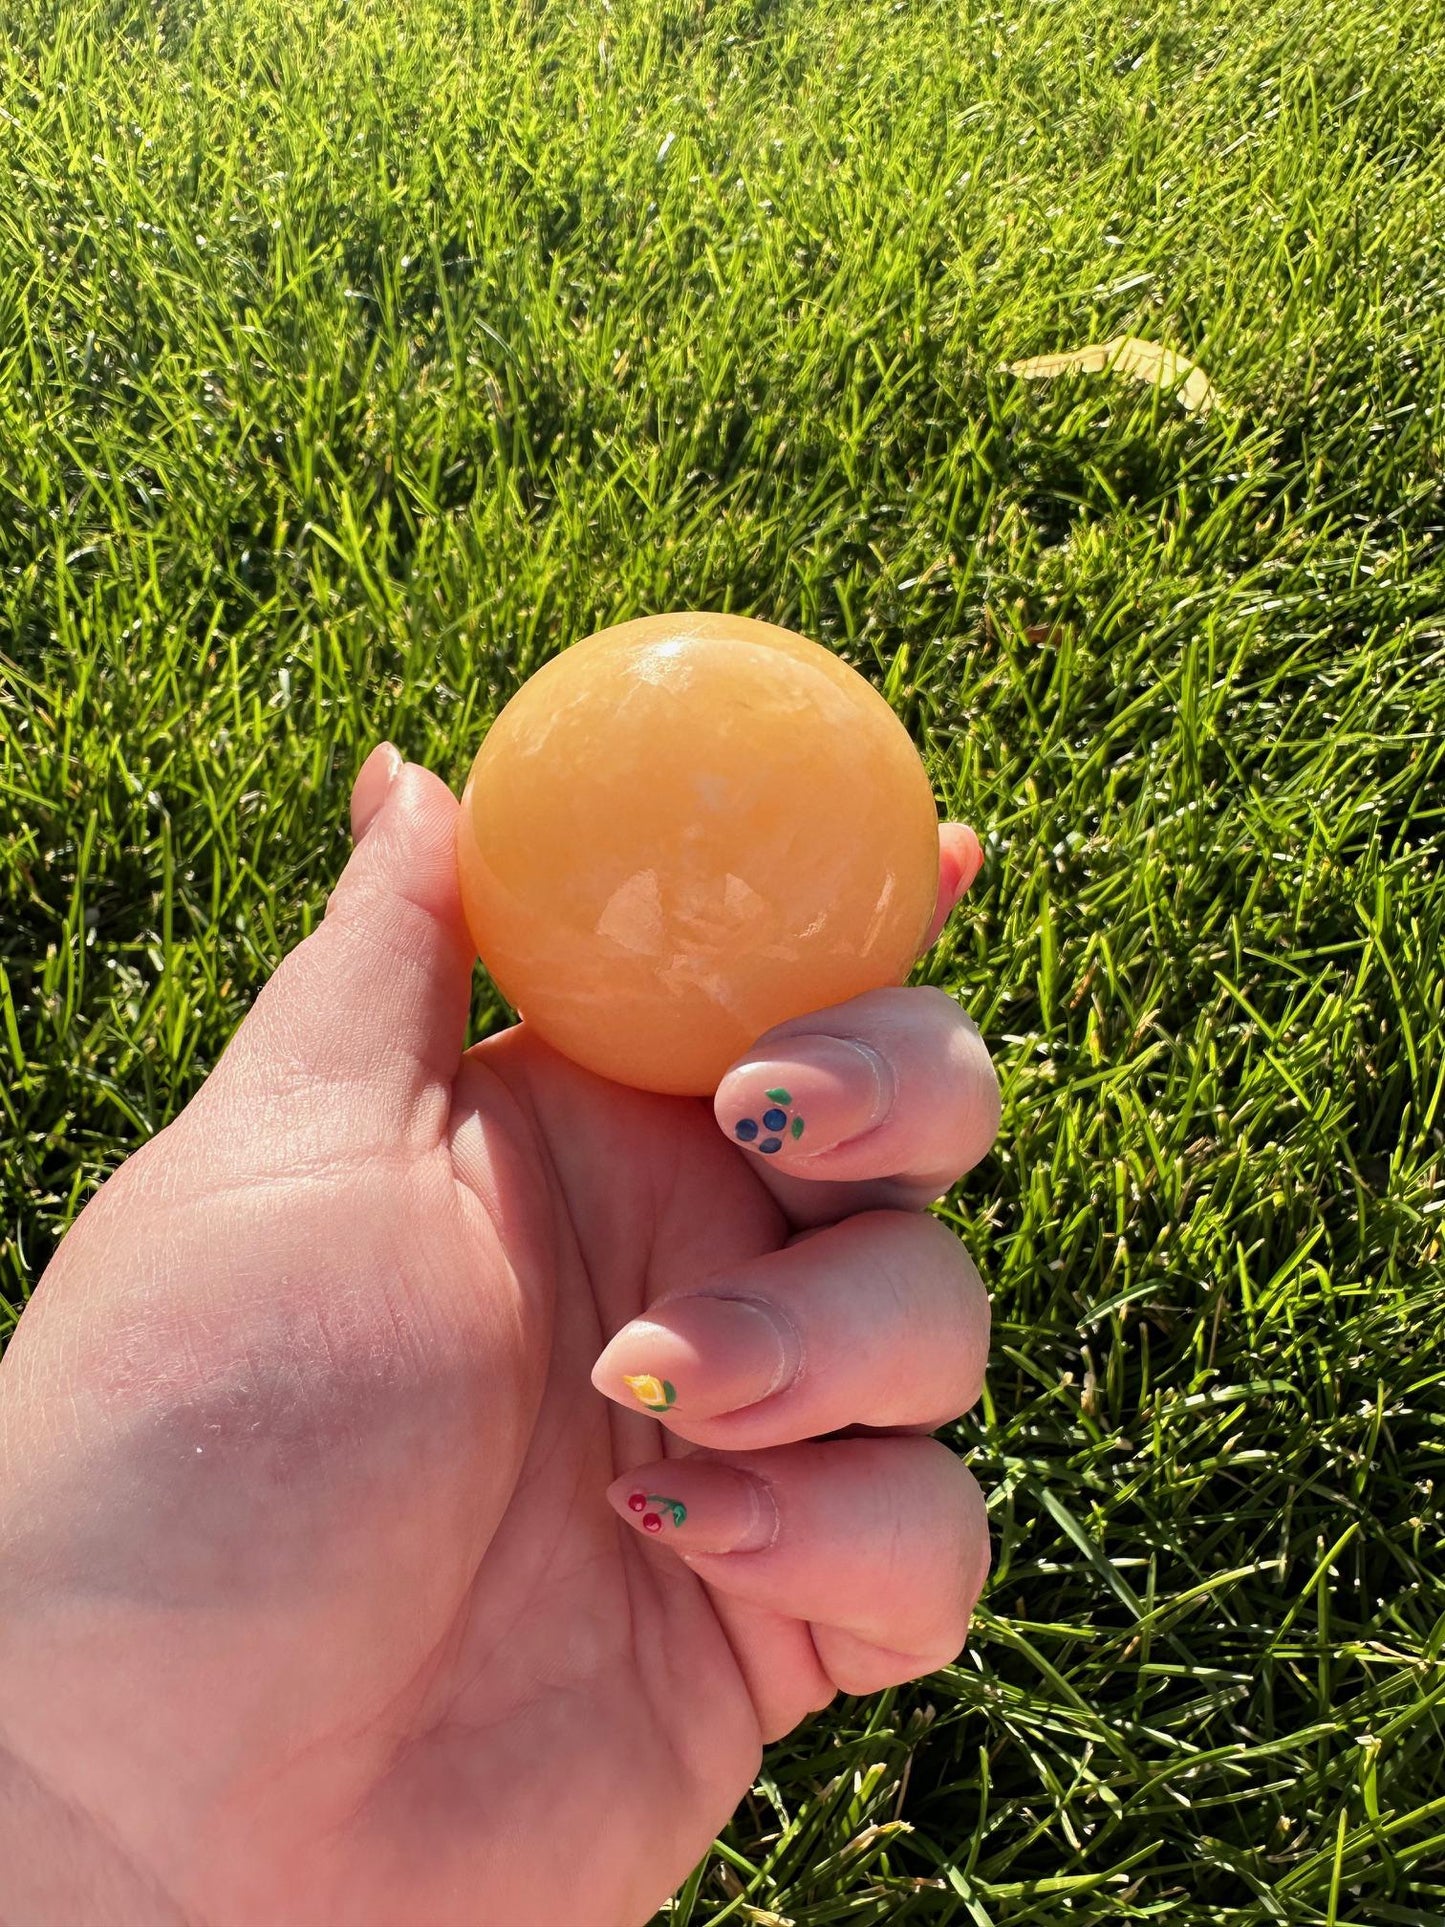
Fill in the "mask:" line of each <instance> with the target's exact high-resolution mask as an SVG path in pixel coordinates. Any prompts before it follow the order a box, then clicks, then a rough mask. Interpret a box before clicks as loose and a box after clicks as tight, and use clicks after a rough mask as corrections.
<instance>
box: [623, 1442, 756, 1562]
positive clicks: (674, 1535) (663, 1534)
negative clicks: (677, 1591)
mask: <svg viewBox="0 0 1445 1927" xmlns="http://www.w3.org/2000/svg"><path fill="white" fill-rule="evenodd" d="M607 1500H608V1503H609V1505H611V1507H612V1509H613V1511H614V1512H616V1514H617V1516H618V1517H619V1518H620V1519H622V1520H624V1521H625V1522H626V1524H628V1525H630V1526H631V1527H632V1529H633V1531H634V1532H639V1533H641V1534H642V1535H643V1537H644V1538H648V1539H657V1540H660V1541H661V1542H663V1543H665V1544H668V1545H671V1546H674V1547H675V1548H676V1550H677V1551H678V1552H681V1553H692V1552H762V1551H763V1550H765V1548H766V1547H768V1546H770V1545H772V1543H773V1542H774V1540H775V1539H776V1538H777V1536H778V1508H777V1503H776V1501H775V1500H774V1498H773V1495H772V1492H771V1491H770V1489H769V1488H768V1487H767V1486H766V1485H764V1484H763V1482H762V1480H761V1479H755V1478H754V1477H753V1475H752V1474H751V1473H750V1472H739V1471H737V1470H736V1469H735V1468H734V1467H732V1466H728V1465H718V1464H715V1463H709V1462H708V1461H707V1460H695V1459H673V1460H670V1461H668V1463H666V1464H664V1465H658V1466H654V1467H652V1468H651V1470H650V1471H644V1472H643V1473H642V1474H640V1475H636V1476H634V1475H629V1476H628V1477H627V1478H625V1479H617V1480H614V1482H613V1483H612V1484H611V1485H610V1486H609V1487H608V1488H607Z"/></svg>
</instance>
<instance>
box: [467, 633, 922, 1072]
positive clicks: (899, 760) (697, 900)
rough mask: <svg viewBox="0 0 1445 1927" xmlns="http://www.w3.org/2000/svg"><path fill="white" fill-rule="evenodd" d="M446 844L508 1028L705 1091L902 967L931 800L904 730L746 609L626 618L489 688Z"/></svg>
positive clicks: (593, 1059) (593, 1060)
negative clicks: (483, 724)
mask: <svg viewBox="0 0 1445 1927" xmlns="http://www.w3.org/2000/svg"><path fill="white" fill-rule="evenodd" d="M457 860H458V864H459V868H460V875H461V889H462V901H463V903H464V905H465V907H466V915H467V922H468V924H469V926H470V928H471V933H472V936H473V938H474V940H475V942H476V946H477V950H478V952H479V953H480V955H481V958H482V961H483V962H484V963H485V964H486V966H487V969H488V970H489V971H490V972H491V974H492V977H493V980H494V981H495V982H496V984H497V986H498V988H499V989H500V990H501V992H502V994H503V995H504V996H505V997H506V998H507V999H508V1001H509V1002H510V1003H512V1004H513V1005H514V1006H515V1007H516V1008H517V1009H518V1010H519V1011H520V1012H521V1014H522V1016H523V1018H524V1020H525V1021H526V1022H527V1023H528V1024H530V1025H531V1026H532V1027H533V1028H534V1029H535V1030H536V1031H537V1032H538V1033H539V1034H540V1035H541V1036H542V1037H544V1038H545V1039H546V1040H547V1042H548V1043H550V1044H552V1045H554V1046H555V1048H556V1049H557V1050H559V1051H561V1052H562V1053H563V1054H564V1055H565V1056H567V1057H570V1058H571V1059H572V1060H573V1061H574V1062H575V1063H578V1064H584V1065H586V1066H587V1068H588V1069H589V1070H594V1071H597V1072H599V1073H600V1074H601V1075H602V1076H604V1077H609V1078H613V1079H615V1080H616V1081H617V1082H618V1083H621V1084H632V1085H637V1086H639V1087H640V1088H642V1089H644V1090H650V1091H673V1092H678V1093H692V1094H697V1095H702V1094H705V1093H708V1092H711V1091H712V1090H713V1088H714V1087H715V1086H716V1084H717V1083H718V1081H719V1079H720V1078H721V1076H722V1074H723V1072H724V1071H725V1070H726V1069H727V1067H728V1065H729V1064H730V1063H732V1061H733V1060H734V1059H735V1058H737V1057H740V1056H741V1055H742V1054H743V1053H744V1052H745V1051H747V1050H748V1048H749V1047H750V1046H751V1045H752V1043H753V1042H754V1040H755V1039H756V1038H757V1037H758V1036H759V1035H761V1033H762V1032H763V1031H765V1030H768V1029H769V1028H771V1026H772V1025H774V1024H779V1023H782V1022H783V1021H784V1020H785V1019H787V1018H789V1017H798V1016H801V1015H803V1013H804V1012H806V1011H811V1010H820V1009H822V1008H824V1007H825V1006H826V1005H829V1004H837V1003H842V1002H843V1001H844V999H845V998H848V997H855V996H857V995H858V994H859V993H860V992H862V991H865V990H877V989H880V988H881V987H882V986H884V985H885V984H897V983H901V982H902V981H903V979H904V978H905V977H906V976H907V975H908V972H909V970H910V968H911V967H912V965H913V961H914V959H915V957H916V956H917V955H918V951H919V947H920V945H921V944H922V942H923V938H924V936H925V935H926V934H927V930H928V925H929V921H930V919H931V917H932V914H933V906H934V900H935V897H936V895H937V890H938V820H937V816H936V813H935V810H934V805H933V791H932V788H931V786H930V784H929V780H928V776H927V773H926V772H925V770H924V767H923V764H922V762H921V761H920V759H919V755H918V752H917V750H916V749H915V748H914V747H913V743H912V741H911V740H910V738H909V735H908V732H907V730H906V729H904V727H903V725H902V723H900V722H899V720H898V718H897V717H896V716H895V715H894V713H893V711H892V710H891V709H890V708H889V706H888V704H887V703H886V702H885V701H884V699H883V697H882V696H880V695H879V694H878V692H877V690H876V689H874V688H873V687H872V685H871V684H869V683H868V682H866V681H865V680H864V679H863V677H862V676H860V675H859V674H858V673H857V672H856V670H853V669H850V668H849V667H848V666H847V664H846V663H842V662H840V661H839V660H838V658H837V657H836V656H834V655H832V654H831V653H830V652H829V651H828V650H826V649H823V648H820V647H819V645H818V644H817V643H815V642H808V641H806V640H805V639H804V638H803V637H802V636H796V635H794V634H793V633H792V632H791V631H790V630H787V629H778V628H775V627H774V626H773V625H772V624H771V623H767V622H753V621H750V620H749V619H748V618H747V617H744V616H727V615H688V614H679V615H665V616H647V617H644V618H643V619H642V620H640V621H637V622H624V623H622V624H620V625H619V626H618V627H617V628H615V629H604V630H603V631H602V632H601V633H600V634H599V635H595V636H589V637H588V638H587V640H586V641H585V642H579V643H576V644H574V645H573V647H572V648H570V649H567V650H566V651H564V653H563V654H562V655H560V656H557V657H555V658H554V659H553V660H552V661H551V662H549V663H548V664H546V666H545V667H544V668H542V669H540V670H539V671H538V672H537V674H536V675H535V676H533V677H532V678H531V679H530V681H528V682H527V683H525V684H524V685H523V687H522V688H521V689H520V690H518V692H517V694H516V695H515V696H514V697H513V698H512V700H511V702H509V703H508V704H507V706H506V708H505V709H504V710H503V711H502V713H501V715H500V716H498V718H497V720H496V721H495V722H494V723H493V724H492V727H491V729H490V730H489V731H488V733H487V737H486V740H485V741H484V742H483V744H482V747H481V750H480V752H479V754H478V756H477V759H476V761H475V762H474V763H473V765H472V770H471V775H470V776H469V777H468V779H467V786H466V789H465V790H464V792H463V794H462V810H461V818H460V823H459V827H458V836H457Z"/></svg>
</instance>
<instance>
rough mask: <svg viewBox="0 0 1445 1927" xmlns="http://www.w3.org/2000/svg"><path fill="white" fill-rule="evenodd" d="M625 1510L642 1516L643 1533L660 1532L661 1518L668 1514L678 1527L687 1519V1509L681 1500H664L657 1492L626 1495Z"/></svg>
mask: <svg viewBox="0 0 1445 1927" xmlns="http://www.w3.org/2000/svg"><path fill="white" fill-rule="evenodd" d="M627 1510H628V1511H629V1512H640V1513H641V1514H642V1529H643V1531H644V1532H661V1530H662V1517H663V1514H664V1513H670V1514H671V1516H672V1523H673V1524H674V1525H675V1526H680V1525H681V1524H682V1522H683V1520H684V1519H686V1517H687V1507H686V1506H685V1505H684V1504H683V1502H682V1500H681V1499H668V1498H664V1497H663V1496H662V1494H661V1493H658V1492H632V1493H629V1494H628V1498H627Z"/></svg>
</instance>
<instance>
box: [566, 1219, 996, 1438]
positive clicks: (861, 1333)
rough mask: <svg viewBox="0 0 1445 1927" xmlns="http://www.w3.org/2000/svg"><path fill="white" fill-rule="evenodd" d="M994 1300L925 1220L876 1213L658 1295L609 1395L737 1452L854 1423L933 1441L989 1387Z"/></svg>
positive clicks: (626, 1345)
mask: <svg viewBox="0 0 1445 1927" xmlns="http://www.w3.org/2000/svg"><path fill="white" fill-rule="evenodd" d="M988 1333H989V1308H988V1296H987V1294H986V1292H985V1291H984V1288H983V1285H982V1283H981V1282H980V1280H979V1276H978V1273H977V1271H975V1269H974V1267H973V1263H972V1261H971V1260H970V1258H969V1256H968V1253H967V1252H966V1251H965V1250H964V1248H963V1246H962V1244H961V1243H960V1242H959V1241H958V1239H957V1238H955V1237H954V1235H953V1233H952V1232H951V1231H949V1230H948V1229H947V1227H946V1226H944V1225H943V1224H941V1223H940V1222H939V1221H938V1219H936V1218H934V1217H932V1216H929V1215H927V1214H924V1213H921V1212H905V1211H866V1212H860V1213H858V1214H857V1215H856V1216H854V1217H851V1218H847V1219H844V1220H843V1222H842V1223H840V1224H835V1225H830V1226H827V1227H826V1228H824V1229H822V1230H819V1231H814V1232H810V1233H804V1234H803V1235H802V1236H801V1237H799V1238H796V1239H794V1240H793V1242H792V1243H791V1244H789V1245H786V1246H784V1247H783V1249H782V1250H780V1251H774V1252H769V1253H767V1254H766V1255H764V1256H763V1257H760V1258H754V1259H751V1260H749V1261H748V1262H746V1263H743V1264H740V1265H737V1266H735V1267H732V1268H730V1269H729V1270H726V1271H723V1272H719V1273H716V1274H714V1275H712V1276H710V1277H709V1278H708V1279H707V1280H706V1282H705V1283H704V1284H703V1285H701V1286H700V1287H699V1288H698V1289H696V1290H694V1291H690V1292H682V1293H677V1294H675V1295H672V1296H670V1297H667V1298H663V1299H659V1300H658V1301H657V1302H656V1303H655V1304H653V1305H652V1306H650V1307H649V1309H648V1311H647V1312H646V1313H645V1315H644V1316H643V1317H641V1318H635V1319H633V1320H632V1322H631V1323H630V1324H628V1325H624V1326H623V1328H622V1329H621V1331H619V1332H618V1333H617V1334H616V1336H615V1337H614V1338H613V1339H612V1340H611V1342H610V1343H609V1344H608V1346H607V1348H606V1349H605V1350H604V1352H603V1353H602V1355H601V1357H600V1358H599V1359H598V1361H597V1363H596V1365H595V1366H594V1367H593V1371H592V1382H593V1384H594V1385H595V1386H596V1387H597V1389H598V1390H599V1391H600V1392H603V1393H605V1394H606V1395H607V1397H609V1398H611V1399H615V1400H616V1401H617V1403H618V1404H620V1405H622V1406H624V1407H625V1408H627V1409H630V1410H632V1411H634V1412H635V1411H638V1410H646V1411H650V1412H652V1413H654V1414H655V1415H656V1416H657V1418H658V1419H659V1420H660V1421H661V1423H662V1424H664V1425H665V1426H667V1427H668V1429H669V1430H670V1431H672V1432H674V1433H675V1434H676V1435H677V1436H678V1437H679V1438H683V1439H687V1440H690V1441H691V1442H692V1443H694V1444H696V1445H705V1446H711V1447H715V1448H718V1449H728V1450H743V1449H757V1448H761V1447H765V1446H772V1445H783V1444H787V1443H789V1442H791V1441H793V1440H797V1439H805V1438H813V1437H816V1436H818V1435H819V1434H821V1433H825V1432H833V1431H838V1430H840V1429H842V1428H843V1427H844V1426H849V1425H868V1426H875V1427H886V1428H890V1429H899V1428H902V1427H904V1426H910V1427H912V1426H922V1427H926V1428H928V1429H930V1430H932V1429H933V1428H934V1427H936V1426H939V1425H943V1424H946V1423H947V1422H948V1421H949V1420H950V1419H954V1418H957V1417H958V1416H959V1414H960V1413H961V1412H965V1411H967V1410H968V1408H969V1407H970V1406H971V1405H972V1404H973V1402H974V1400H975V1399H976V1398H977V1397H978V1395H979V1393H980V1391H981V1390H982V1387H983V1376H984V1367H985V1364H986V1362H987V1357H988Z"/></svg>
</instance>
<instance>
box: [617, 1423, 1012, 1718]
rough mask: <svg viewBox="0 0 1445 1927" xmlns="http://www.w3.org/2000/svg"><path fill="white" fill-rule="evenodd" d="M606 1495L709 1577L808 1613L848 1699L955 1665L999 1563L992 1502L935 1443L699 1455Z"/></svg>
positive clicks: (800, 1614)
mask: <svg viewBox="0 0 1445 1927" xmlns="http://www.w3.org/2000/svg"><path fill="white" fill-rule="evenodd" d="M607 1497H608V1499H609V1501H610V1502H611V1504H612V1506H613V1508H614V1510H615V1511H616V1512H617V1514H618V1516H619V1517H620V1518H621V1519H623V1520H624V1521H625V1522H626V1524H627V1525H628V1526H629V1527H630V1528H631V1529H632V1530H633V1531H634V1532H636V1533H638V1534H639V1535H640V1536H641V1537H643V1538H644V1539H648V1540H651V1541H653V1542H655V1543H656V1544H657V1545H658V1546H659V1548H662V1547H666V1548H667V1549H668V1550H669V1551H672V1552H675V1553H677V1554H678V1555H679V1556H680V1557H682V1558H683V1559H685V1560H686V1562H687V1563H688V1565H689V1566H691V1567H692V1569H693V1571H694V1572H696V1573H697V1574H698V1576H699V1578H701V1579H704V1580H705V1581H706V1582H707V1584H708V1585H709V1586H712V1587H715V1588H716V1589H717V1590H718V1591H719V1592H722V1593H726V1594H728V1595H729V1596H730V1597H732V1598H735V1599H740V1600H744V1601H746V1602H747V1603H748V1604H750V1605H752V1606H757V1607H762V1608H764V1609H766V1610H769V1611H772V1612H777V1613H784V1614H786V1615H788V1616H789V1617H791V1618H793V1619H802V1620H807V1621H808V1622H809V1623H810V1624H811V1626H812V1628H813V1640H814V1644H815V1646H816V1647H817V1650H818V1655H819V1657H820V1659H822V1661H823V1664H824V1666H825V1667H826V1668H827V1670H828V1672H829V1674H830V1676H831V1677H832V1679H833V1681H834V1683H835V1684H836V1685H837V1686H839V1687H840V1688H841V1689H842V1690H843V1691H844V1692H849V1693H866V1692H874V1691H876V1690H877V1689H878V1688H879V1687H881V1686H885V1685H892V1684H896V1683H897V1682H898V1681H900V1680H903V1679H912V1678H915V1677H917V1676H918V1675H919V1674H920V1673H926V1672H932V1671H933V1670H934V1669H935V1668H937V1667H939V1666H944V1665H947V1664H948V1663H949V1662H950V1661H951V1660H953V1659H954V1658H956V1656H957V1654H958V1651H959V1649H960V1647H961V1646H962V1645H963V1643H964V1638H965V1636H966V1634H967V1631H968V1622H969V1616H970V1614H971V1613H972V1611H973V1607H974V1604H975V1603H976V1601H977V1599H978V1595H979V1593H980V1591H981V1590H982V1587H983V1581H984V1578H985V1576H986V1574H987V1571H988V1563H989V1548H988V1518H987V1513H986V1511H985V1509H984V1503H983V1495H982V1494H981V1492H980V1491H979V1489H978V1485H977V1483H976V1482H975V1480H974V1478H973V1476H972V1474H971V1473H970V1472H969V1471H968V1470H967V1469H966V1468H965V1467H964V1466H963V1465H962V1463H961V1462H960V1461H959V1460H958V1459H957V1458H955V1457H954V1455H953V1454H952V1453H951V1452H949V1451H948V1450H947V1449H946V1448H945V1447H944V1446H942V1445H940V1444H939V1443H938V1442H937V1440H935V1439H920V1438H862V1439H833V1440H828V1441H826V1442H824V1443H810V1444H806V1445H785V1446H780V1447H778V1449H777V1450H775V1451H771V1452H748V1453H738V1454H729V1455H728V1456H727V1457H725V1458H724V1457H719V1456H715V1455H713V1454H711V1453H701V1452H699V1453H690V1454H688V1455H687V1456H686V1457H684V1458H678V1459H668V1460H664V1461H663V1462H662V1463H660V1464H656V1465H649V1466H643V1467H640V1468H638V1470H637V1471H636V1472H630V1473H628V1474H627V1475H626V1476H625V1477H624V1478H621V1479H618V1480H616V1481H614V1483H613V1484H612V1485H611V1486H610V1487H609V1488H608V1492H607Z"/></svg>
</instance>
